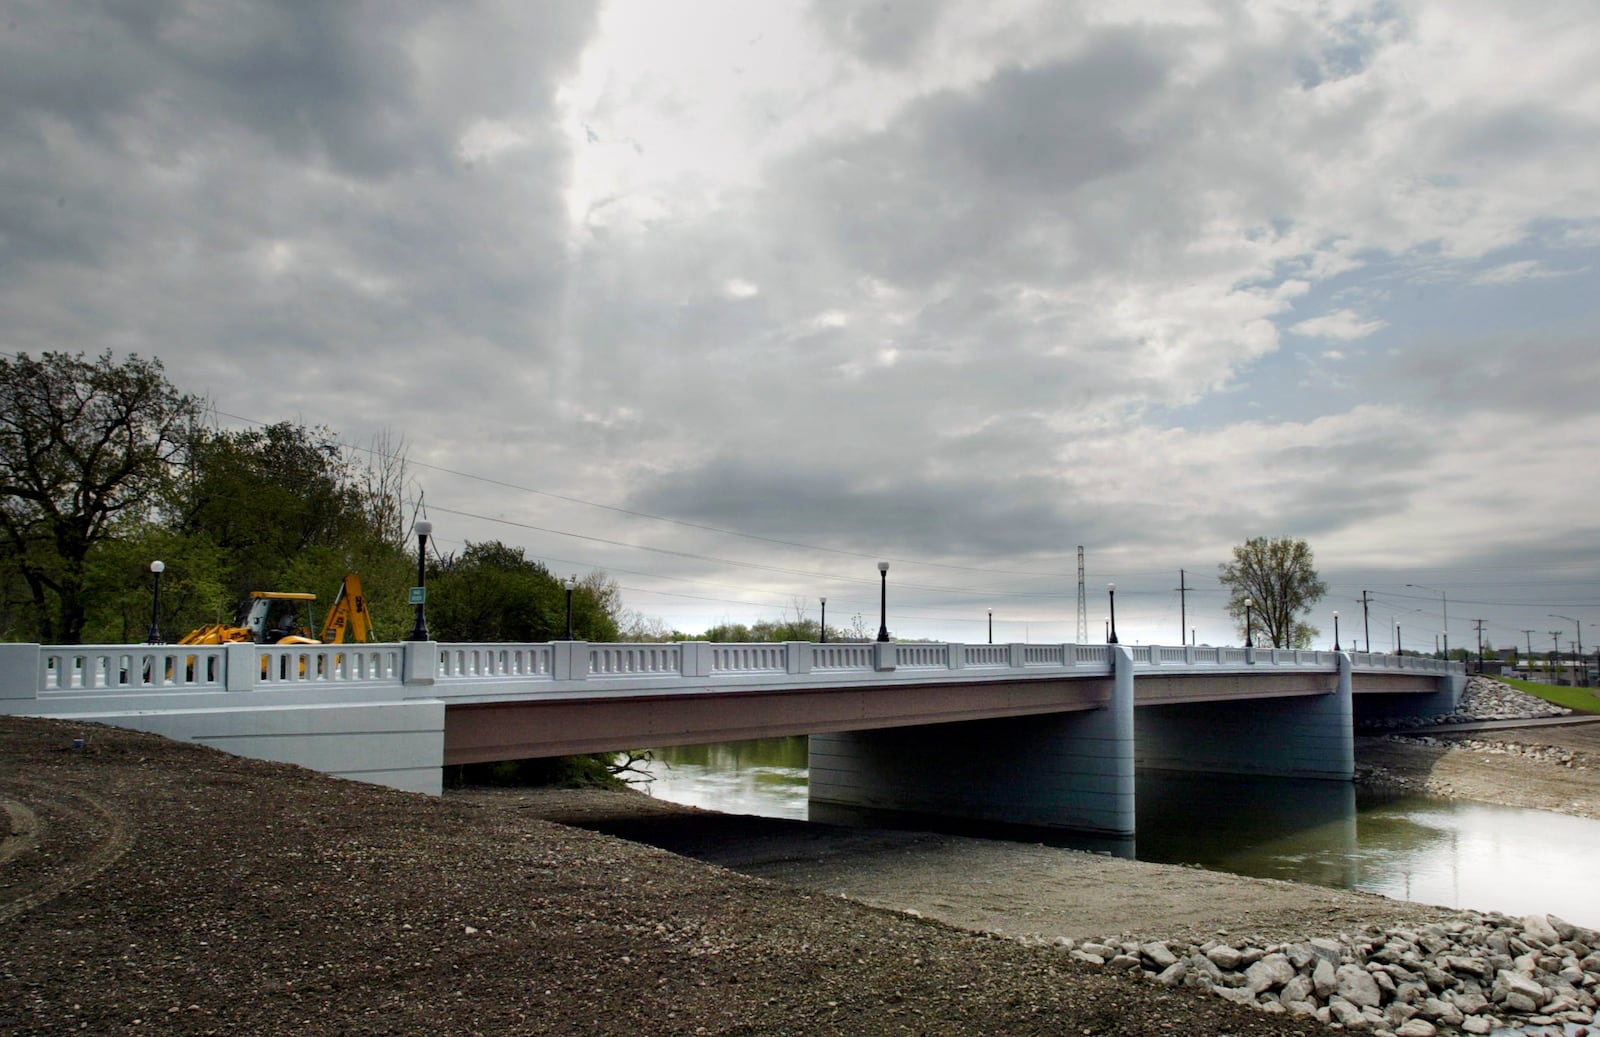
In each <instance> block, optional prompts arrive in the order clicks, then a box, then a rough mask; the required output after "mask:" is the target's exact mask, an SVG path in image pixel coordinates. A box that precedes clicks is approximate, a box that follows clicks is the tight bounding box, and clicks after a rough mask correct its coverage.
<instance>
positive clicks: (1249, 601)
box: [1244, 598, 1256, 648]
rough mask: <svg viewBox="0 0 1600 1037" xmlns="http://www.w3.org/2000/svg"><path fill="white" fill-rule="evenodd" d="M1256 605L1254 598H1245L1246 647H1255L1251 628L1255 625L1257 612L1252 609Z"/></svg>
mask: <svg viewBox="0 0 1600 1037" xmlns="http://www.w3.org/2000/svg"><path fill="white" fill-rule="evenodd" d="M1255 605H1256V603H1255V599H1254V598H1246V599H1244V646H1245V647H1246V648H1254V647H1255V643H1254V642H1252V641H1251V640H1250V636H1251V630H1252V628H1253V627H1254V626H1255V623H1254V620H1255V614H1254V613H1253V612H1252V611H1251V610H1252V609H1254V608H1255Z"/></svg>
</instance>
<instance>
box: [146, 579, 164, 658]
mask: <svg viewBox="0 0 1600 1037" xmlns="http://www.w3.org/2000/svg"><path fill="white" fill-rule="evenodd" d="M166 569H167V563H166V562H163V561H159V560H157V561H154V562H151V563H150V574H151V577H152V578H153V580H154V582H153V583H152V584H151V588H150V632H149V633H148V634H146V635H145V639H144V643H145V644H147V645H158V644H160V643H161V574H162V573H163V572H165V571H166Z"/></svg>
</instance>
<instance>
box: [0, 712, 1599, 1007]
mask: <svg viewBox="0 0 1600 1037" xmlns="http://www.w3.org/2000/svg"><path fill="white" fill-rule="evenodd" d="M1491 690H1492V689H1491ZM1446 730H1447V729H1446ZM1446 730H1441V731H1440V732H1439V733H1437V734H1436V735H1433V736H1430V737H1429V738H1427V739H1423V740H1418V739H1393V738H1387V737H1382V738H1363V739H1360V740H1359V742H1358V757H1359V759H1360V763H1361V768H1362V772H1363V776H1364V778H1366V779H1367V780H1373V781H1377V782H1378V783H1383V784H1394V785H1396V786H1397V787H1402V788H1418V789H1426V790H1428V791H1432V792H1436V793H1439V794H1445V795H1456V796H1462V797H1465V798H1475V799H1482V800H1485V801H1489V802H1509V803H1514V804H1515V805H1523V806H1537V807H1543V808H1545V809H1556V810H1565V811H1566V812H1568V813H1579V814H1586V815H1587V816H1596V809H1597V808H1596V806H1595V805H1596V804H1600V766H1592V764H1596V763H1600V728H1597V727H1596V726H1595V725H1585V726H1582V727H1574V728H1540V729H1526V730H1522V731H1518V732H1516V733H1514V734H1510V733H1508V734H1506V735H1505V736H1503V737H1496V738H1493V739H1489V738H1484V737H1482V736H1475V737H1474V738H1472V739H1466V738H1464V737H1456V738H1450V737H1448V736H1447V735H1446ZM80 733H84V729H83V728H81V727H67V726H65V725H61V724H56V723H50V722H45V721H30V720H21V719H15V718H0V808H3V812H0V1032H3V1033H8V1034H9V1033H17V1034H35V1033H57V1032H64V1031H69V1030H71V1031H77V1030H80V1029H81V1030H86V1031H89V1032H105V1033H141V1032H152V1031H159V1032H164V1033H193V1034H277V1033H285V1034H287V1033H295V1034H303V1035H309V1037H317V1035H320V1034H334V1033H338V1034H413V1033H443V1034H456V1033H460V1034H467V1033H508V1034H519V1033H527V1034H542V1033H562V1034H569V1033H624V1032H626V1033H628V1034H631V1035H637V1034H638V1033H640V1032H652V1033H660V1034H680V1033H681V1034H693V1033H708V1034H816V1033H841V1034H842V1033H849V1034H888V1033H928V1034H968V1033H971V1034H986V1035H987V1034H994V1033H1007V1034H1010V1033H1018V1034H1072V1035H1077V1037H1084V1035H1089V1034H1134V1033H1138V1034H1149V1033H1161V1032H1175V1033H1207V1034H1209V1033H1231V1034H1278V1033H1317V1032H1325V1030H1326V1027H1325V1025H1324V1024H1323V1023H1322V1022H1320V1021H1319V1020H1320V1019H1327V1020H1330V1021H1338V1020H1340V1019H1343V1020H1344V1021H1345V1022H1346V1023H1347V1024H1348V1025H1349V1026H1350V1027H1351V1028H1353V1029H1361V1028H1363V1027H1366V1028H1369V1029H1370V1030H1371V1031H1373V1032H1376V1033H1380V1034H1381V1033H1393V1034H1396V1035H1404V1037H1412V1035H1422V1034H1425V1033H1427V1032H1428V1029H1427V1028H1429V1027H1434V1028H1436V1029H1438V1030H1439V1031H1440V1032H1450V1031H1453V1030H1463V1031H1467V1032H1481V1029H1480V1028H1481V1026H1482V1025H1484V1024H1485V1023H1492V1022H1493V1021H1494V1020H1497V1019H1504V1020H1507V1021H1511V1020H1516V1021H1518V1022H1538V1021H1540V1020H1542V1019H1543V1018H1550V1019H1552V1020H1555V1019H1566V1020H1570V1021H1574V1022H1576V1021H1577V1020H1581V1019H1582V1018H1583V1017H1584V1013H1586V1012H1588V1011H1589V1010H1591V1009H1592V1007H1593V1000H1592V992H1593V991H1594V990H1595V989H1596V973H1595V969H1594V966H1595V965H1596V964H1600V955H1596V954H1595V953H1594V952H1595V951H1596V950H1597V948H1596V946H1595V944H1596V942H1597V938H1596V936H1595V934H1592V933H1589V932H1587V931H1585V930H1578V929H1574V928H1572V927H1570V926H1566V925H1565V923H1562V922H1561V921H1560V920H1559V919H1550V920H1542V919H1530V920H1514V919H1503V918H1500V917H1498V916H1492V915H1477V914H1471V913H1445V912H1441V911H1438V910H1435V909H1427V908H1423V907H1421V906H1420V905H1413V904H1405V903H1403V902H1397V901H1390V900H1384V899H1383V898H1378V897H1371V896H1366V895H1363V894H1354V893H1341V892H1339V891H1333V890H1320V889H1312V888H1309V887H1303V886H1296V885H1293V884H1290V883H1281V882H1268V881H1264V880H1250V879H1240V878H1237V877H1234V876H1220V875H1216V874H1214V873H1209V872H1204V871H1199V870H1198V869H1192V868H1170V867H1165V866H1161V865H1145V864H1137V863H1135V862H1131V861H1124V860H1118V859H1114V858H1104V857H1096V856H1094V855H1088V854H1079V855H1070V856H1063V855H1062V854H1060V853H1059V852H1053V855H1052V856H1051V858H1050V860H1051V861H1052V862H1054V863H1052V864H1050V865H1049V866H1048V867H1046V866H1044V865H1043V864H1042V863H1041V860H1040V859H1039V858H1037V857H1030V856H1029V855H1028V853H1027V851H1029V850H1030V848H1027V847H1022V848H1019V849H1016V850H1012V851H1008V852H1004V853H1001V852H999V851H998V850H996V849H995V846H994V845H992V844H983V843H981V842H980V841H974V840H966V841H964V842H966V843H971V844H973V845H971V846H963V845H957V843H958V842H962V841H950V842H947V843H946V844H944V845H937V846H933V850H934V851H935V852H934V854H933V856H938V855H940V854H945V855H947V856H948V858H949V860H948V861H947V862H946V866H944V867H941V868H934V869H932V870H929V871H927V872H925V873H923V872H918V871H916V870H915V867H916V865H914V864H912V863H911V862H914V861H918V860H921V861H927V860H928V859H930V858H929V854H928V852H927V851H928V850H929V848H930V844H927V843H920V844H919V843H918V841H919V840H930V839H932V840H949V838H950V837H942V836H941V837H930V836H924V835H918V834H907V833H899V834H896V835H893V836H888V837H886V836H883V834H882V833H879V834H877V835H873V834H870V833H856V834H852V835H840V834H838V833H834V834H832V835H829V834H828V833H825V832H821V831H802V832H800V833H799V834H796V832H795V831H794V830H792V829H791V830H789V831H788V832H787V833H777V832H776V830H775V829H774V828H773V827H772V826H775V825H781V823H779V822H769V821H766V820H764V819H749V818H746V819H727V818H724V817H722V816H721V815H710V814H703V813H699V814H695V813H694V812H690V813H691V814H693V816H692V817H691V818H690V822H689V825H688V827H686V828H684V827H680V828H679V829H678V830H677V831H676V835H675V837H676V838H678V839H680V840H683V839H686V840H688V842H689V843H693V842H694V841H695V840H697V839H698V840H701V841H708V842H716V843H719V844H721V846H722V849H724V850H726V849H727V846H728V845H729V844H728V840H729V838H730V832H731V831H732V829H730V828H729V826H730V825H732V826H734V827H735V828H737V827H738V826H741V825H742V826H744V827H745V829H746V835H747V836H748V835H752V834H754V835H757V836H762V837H763V838H765V839H766V841H765V842H764V843H763V844H762V845H763V848H762V849H761V850H760V851H759V852H753V853H751V854H746V855H745V858H744V859H742V860H740V861H737V862H735V863H736V865H737V866H738V867H741V868H745V867H748V870H750V871H753V872H757V873H761V874H767V875H770V876H772V877H773V878H775V879H779V880H781V881H767V880H764V879H762V878H758V877H751V876H749V875H745V874H740V873H736V872H735V871H731V870H727V869H725V868H722V867H717V866H714V865H708V864H704V863H700V862H697V861H694V860H691V859H688V858H687V857H685V856H680V855H677V854H674V853H669V852H665V851H663V850H660V849H656V848H653V847H651V846H646V845H642V844H640V843H638V842H632V841H627V840H624V839H622V838H618V837H615V836H612V835H607V834H604V833H603V832H595V831H586V830H582V829H580V828H577V827H572V826H570V825H567V824H558V823H553V822H552V821H550V820H547V819H546V818H548V817H557V818H560V819H561V820H563V821H570V822H573V823H574V824H580V825H589V826H591V827H595V828H606V827H608V826H609V827H612V828H614V829H616V830H619V831H620V830H622V829H623V828H625V827H626V826H627V825H630V824H631V825H634V826H635V828H636V832H637V826H640V825H642V826H645V827H649V826H652V825H680V826H681V825H682V821H681V820H674V819H672V818H664V817H662V816H661V815H662V814H663V813H682V811H681V808H668V807H665V806H664V805H661V804H651V803H650V802H649V801H648V800H645V798H644V797H641V796H637V795H627V794H617V793H609V794H607V793H589V794H584V793H560V792H544V793H524V792H519V793H514V794H505V793H471V794H464V795H455V794H453V795H451V796H447V797H445V798H443V799H429V798H426V797H419V796H411V795H406V794H403V793H398V792H394V791H392V790H386V789H380V788H376V787H372V786H365V785H359V784H355V783H350V782H342V781H338V780H335V779H331V778H327V777H324V776H321V775H317V774H313V773H311V772H308V771H304V770H300V769H297V768H292V767H284V766H279V765H274V764H267V763H261V762H258V761H251V760H244V759H239V758H235V757H230V756H226V755H223V754H220V753H215V752H212V751H209V750H205V749H200V748H197V747H192V746H185V745H178V744H174V743H170V742H166V741H164V740H161V739H159V738H155V737H152V736H147V735H142V734H138V733H134V732H124V731H115V730H110V729H100V728H91V729H89V731H88V732H87V733H88V735H89V738H88V744H87V746H86V747H85V748H84V749H81V750H74V749H73V748H72V747H71V746H72V738H73V736H75V735H77V734H80ZM1480 742H1481V743H1482V744H1481V745H1479V744H1478V743H1480ZM641 802H642V803H643V804H648V805H641ZM541 815H542V816H541ZM657 834H658V835H659V834H660V833H657ZM897 840H898V842H897ZM657 841H661V840H660V839H658V840H657ZM757 841H759V840H757ZM752 845H754V843H752ZM684 849H685V852H692V847H691V846H685V847H684ZM913 849H915V850H916V851H917V852H916V853H913V852H911V851H912V850H913ZM852 858H853V860H854V865H855V871H854V872H853V874H854V875H855V876H856V878H854V879H852V880H851V887H850V888H849V889H842V888H840V882H841V881H842V880H841V879H840V876H842V875H844V874H846V872H845V871H844V870H834V871H830V870H829V869H830V868H835V866H836V865H839V864H840V862H843V861H846V860H847V859H852ZM896 862H898V872H897V870H896V869H897V864H896ZM863 864H864V865H865V867H864V868H863V867H862V865H863ZM951 866H954V867H956V868H957V871H956V872H955V874H957V875H958V876H959V877H958V879H957V880H955V881H952V880H951V878H950V875H951V874H952V872H951V871H950V867H951ZM863 875H865V876H867V877H868V880H863V879H861V876H863ZM887 876H893V877H894V879H895V881H894V883H889V882H887V881H886V880H885V881H884V883H883V885H882V888H879V889H877V890H876V891H875V890H874V888H873V886H872V881H869V880H877V879H884V878H885V877H887ZM808 885H809V886H810V887H811V888H809V889H808V888H805V887H807V886H808ZM834 892H845V893H848V894H849V896H850V897H853V898H855V899H848V898H846V897H841V896H834V895H828V894H830V893H834ZM861 901H869V902H871V903H874V904H878V905H880V907H877V908H875V907H872V906H869V904H867V903H862V902H861ZM888 908H894V909H898V910H887V909H888ZM1546 929H1552V930H1554V933H1555V936H1554V938H1553V939H1552V938H1551V937H1550V936H1549V934H1548V933H1547V932H1546V931H1545V930H1546ZM976 930H990V931H991V932H987V933H986V932H979V931H976ZM1000 931H1003V932H1004V933H1005V934H1006V937H1007V938H1003V939H997V938H994V935H993V933H994V932H1000ZM1107 934H1114V935H1107ZM1239 934H1250V935H1239ZM1335 953H1337V960H1335ZM1234 954H1237V956H1238V958H1237V967H1233V956H1234ZM1169 957H1170V959H1171V960H1170V961H1169V960H1168V958H1169ZM1095 958H1098V959H1099V960H1100V962H1101V964H1099V965H1096V964H1094V960H1093V959H1095ZM1219 959H1220V960H1219ZM1324 964H1325V965H1326V966H1327V967H1326V968H1324V967H1323V965H1324ZM1252 969H1253V970H1254V972H1252ZM1329 969H1331V970H1332V975H1333V982H1332V985H1331V987H1330V984H1329V976H1328V970H1329ZM1358 973H1359V975H1358ZM1362 977H1366V979H1363V978H1362ZM1369 982H1370V985H1369ZM1373 986H1375V987H1376V988H1377V990H1378V991H1379V992H1378V994H1377V1000H1376V1001H1373V1000H1372V994H1371V990H1372V987H1373ZM1391 987H1392V990H1391ZM1536 990H1537V993H1535V991H1536ZM1479 999H1481V1000H1482V1002H1483V1003H1482V1004H1479V1003H1478V1002H1479ZM1235 1002H1241V1003H1235ZM1243 1002H1250V1004H1249V1005H1246V1004H1244V1003H1243ZM1368 1002H1371V1003H1368ZM1455 1013H1459V1014H1460V1016H1461V1018H1460V1021H1459V1022H1457V1021H1456V1020H1455Z"/></svg>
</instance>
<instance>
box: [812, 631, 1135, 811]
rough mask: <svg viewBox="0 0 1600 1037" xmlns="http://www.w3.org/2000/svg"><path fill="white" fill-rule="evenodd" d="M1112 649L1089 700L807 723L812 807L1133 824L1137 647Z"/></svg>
mask: <svg viewBox="0 0 1600 1037" xmlns="http://www.w3.org/2000/svg"><path fill="white" fill-rule="evenodd" d="M1112 654H1113V676H1112V678H1111V680H1109V681H1102V682H1101V684H1102V685H1103V687H1102V688H1101V689H1099V690H1100V694H1099V695H1098V696H1097V698H1098V699H1099V703H1100V704H1099V705H1098V706H1097V707H1092V708H1081V709H1077V710H1074V711H1072V712H1064V713H1051V714H1045V715H1032V716H1016V717H1002V718H998V719H985V720H971V721H963V722H957V723H945V724H926V725H917V726H913V727H895V728H884V729H879V730H871V731H846V732H839V733H834V734H820V735H812V736H811V739H810V798H811V802H812V804H813V805H814V806H815V805H822V806H823V808H824V809H823V810H820V811H819V810H816V809H814V810H813V817H818V816H826V809H825V808H826V806H827V805H839V806H844V807H847V808H865V809H869V810H882V811H887V812H893V813H900V814H913V815H924V816H936V817H944V818H960V819H965V820H972V821H985V822H996V823H1003V824H1016V825H1035V826H1039V827H1046V828H1061V829H1069V830H1073V831H1080V832H1090V833H1097V834H1104V835H1114V836H1129V835H1132V834H1133V831H1134V775H1133V746H1134V739H1133V659H1132V657H1131V656H1130V655H1129V654H1128V652H1127V651H1126V650H1125V649H1123V648H1120V647H1118V648H1116V649H1114V651H1113V653H1112ZM1078 687H1079V689H1082V687H1083V685H1082V682H1079V684H1078Z"/></svg>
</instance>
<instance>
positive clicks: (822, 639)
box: [817, 598, 828, 645]
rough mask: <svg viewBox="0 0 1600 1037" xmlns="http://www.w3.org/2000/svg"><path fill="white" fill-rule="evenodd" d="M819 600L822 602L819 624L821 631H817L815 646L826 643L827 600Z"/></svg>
mask: <svg viewBox="0 0 1600 1037" xmlns="http://www.w3.org/2000/svg"><path fill="white" fill-rule="evenodd" d="M820 600H821V601H822V622H821V623H820V624H819V626H820V627H821V629H819V630H818V631H817V644H821V645H825V644H827V643H828V599H827V598H822V599H820Z"/></svg>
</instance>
